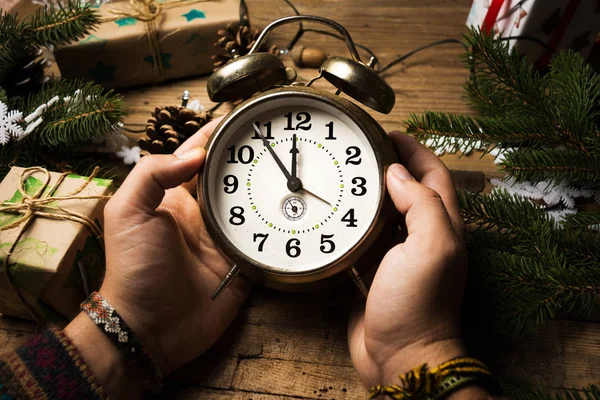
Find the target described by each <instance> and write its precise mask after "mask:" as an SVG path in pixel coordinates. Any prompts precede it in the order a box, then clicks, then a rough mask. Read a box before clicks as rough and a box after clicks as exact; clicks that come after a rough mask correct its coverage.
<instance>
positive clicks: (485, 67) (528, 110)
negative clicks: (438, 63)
mask: <svg viewBox="0 0 600 400" xmlns="http://www.w3.org/2000/svg"><path fill="white" fill-rule="evenodd" d="M465 39H466V41H467V43H468V44H469V45H470V47H471V49H472V50H471V52H470V53H469V54H468V56H469V57H470V60H472V61H471V65H472V66H473V69H474V72H475V73H474V77H473V79H474V81H473V84H475V85H478V84H479V82H481V81H485V82H488V87H487V90H488V91H491V90H492V89H493V92H494V93H497V92H500V94H499V95H500V96H502V98H504V99H510V104H512V105H513V107H512V109H513V110H515V111H518V112H519V114H521V115H529V116H534V117H537V118H539V119H541V120H544V117H546V116H547V115H548V109H549V107H550V105H549V102H548V96H547V95H546V87H547V84H546V80H547V78H546V77H545V76H540V74H539V72H538V71H537V70H536V69H535V67H534V66H533V65H532V63H530V62H529V61H528V60H527V59H525V58H524V57H522V56H521V55H519V54H518V53H517V51H516V49H514V48H513V49H512V50H509V47H508V43H507V42H505V41H502V40H499V39H496V38H494V37H493V36H492V35H488V34H486V33H485V32H482V31H480V30H478V29H475V28H471V29H470V31H469V32H468V33H467V34H466V35H465ZM471 100H473V101H474V102H476V103H477V97H472V98H471ZM516 105H519V107H514V106H516ZM519 110H520V111H519Z"/></svg>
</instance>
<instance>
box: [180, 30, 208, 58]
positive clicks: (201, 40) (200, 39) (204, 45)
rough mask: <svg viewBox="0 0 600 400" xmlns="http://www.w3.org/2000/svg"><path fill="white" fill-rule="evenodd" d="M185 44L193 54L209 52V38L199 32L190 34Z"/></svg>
mask: <svg viewBox="0 0 600 400" xmlns="http://www.w3.org/2000/svg"><path fill="white" fill-rule="evenodd" d="M183 45H184V46H185V48H186V50H187V51H188V52H189V53H190V55H192V56H197V55H200V54H206V53H207V52H208V40H207V38H206V37H204V36H201V35H199V34H197V33H193V34H192V35H190V37H189V38H188V40H186V41H185V42H183Z"/></svg>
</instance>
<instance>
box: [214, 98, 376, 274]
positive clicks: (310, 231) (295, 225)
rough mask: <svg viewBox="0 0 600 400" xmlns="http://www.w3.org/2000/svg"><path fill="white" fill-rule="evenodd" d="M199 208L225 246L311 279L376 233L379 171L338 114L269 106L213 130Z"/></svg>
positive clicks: (313, 107) (316, 104) (285, 102)
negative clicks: (215, 134)
mask: <svg viewBox="0 0 600 400" xmlns="http://www.w3.org/2000/svg"><path fill="white" fill-rule="evenodd" d="M218 135H219V136H218V137H216V138H215V139H214V141H213V143H212V145H211V147H210V150H209V153H208V158H207V162H206V165H205V174H204V177H203V179H204V187H205V189H204V192H203V196H204V201H205V205H206V207H207V209H208V212H209V213H211V214H212V215H213V220H214V221H215V223H216V225H217V228H218V230H219V231H220V232H221V236H222V237H224V241H225V242H226V243H227V245H228V246H233V247H234V248H236V249H237V251H238V252H239V253H241V254H242V255H243V256H244V258H245V259H246V261H248V262H250V263H252V264H254V265H256V266H257V267H259V268H263V269H268V270H270V271H274V272H276V273H291V274H293V273H310V272H311V271H315V270H319V269H321V268H323V267H325V266H329V265H332V264H333V263H336V262H337V261H339V260H340V259H341V258H342V257H344V256H345V255H346V254H347V253H348V252H349V251H351V250H352V249H353V248H355V246H357V244H358V243H360V242H361V241H362V239H363V237H364V236H365V235H366V234H367V232H368V231H369V229H370V228H371V225H372V224H373V222H374V220H375V218H376V216H377V213H378V210H379V207H380V204H381V201H382V200H381V198H382V193H381V192H382V186H383V182H382V174H381V170H382V166H381V165H379V164H378V161H377V160H378V159H377V157H376V155H375V152H374V151H373V148H372V146H371V144H370V142H369V139H368V138H367V137H366V136H365V134H364V133H363V132H362V130H361V129H360V128H359V126H358V125H357V124H356V123H355V122H354V121H353V120H352V119H351V118H350V117H349V116H348V115H347V114H346V113H344V112H342V111H340V110H339V109H338V108H337V107H334V106H332V105H330V104H328V103H326V102H324V101H321V100H319V99H318V98H313V97H309V96H304V97H302V96H287V97H283V96H280V97H277V98H271V99H269V98H267V99H265V100H264V101H262V102H258V103H257V104H255V105H253V106H252V107H251V108H248V109H247V110H246V111H245V112H243V113H238V114H237V116H236V117H235V118H232V119H231V120H230V121H229V122H227V123H226V124H225V125H223V127H222V128H221V129H220V130H219V134H218Z"/></svg>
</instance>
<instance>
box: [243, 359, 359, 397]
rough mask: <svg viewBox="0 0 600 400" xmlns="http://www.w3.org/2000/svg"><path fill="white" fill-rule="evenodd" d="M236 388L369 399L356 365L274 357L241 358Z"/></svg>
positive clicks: (284, 393) (301, 395) (287, 393)
mask: <svg viewBox="0 0 600 400" xmlns="http://www.w3.org/2000/svg"><path fill="white" fill-rule="evenodd" d="M233 387H234V388H236V389H241V390H247V391H259V392H264V391H266V392H269V393H273V394H277V395H287V396H299V397H303V398H310V399H324V398H327V399H333V398H335V399H359V398H366V395H367V393H368V392H367V390H366V389H365V388H364V387H363V386H362V384H361V383H360V380H359V378H358V375H357V374H356V371H355V370H354V368H351V367H338V366H330V365H319V364H314V363H305V362H299V361H285V360H273V359H264V358H257V359H245V360H241V361H240V364H239V365H238V369H237V371H236V374H235V377H234V380H233Z"/></svg>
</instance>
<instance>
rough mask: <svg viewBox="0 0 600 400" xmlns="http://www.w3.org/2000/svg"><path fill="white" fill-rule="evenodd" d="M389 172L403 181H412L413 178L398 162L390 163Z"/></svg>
mask: <svg viewBox="0 0 600 400" xmlns="http://www.w3.org/2000/svg"><path fill="white" fill-rule="evenodd" d="M390 172H391V173H392V175H394V176H395V177H396V178H398V179H402V180H403V181H414V180H415V178H413V176H412V175H411V174H410V173H409V172H408V171H407V170H406V168H404V167H403V166H402V165H400V164H392V165H390Z"/></svg>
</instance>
